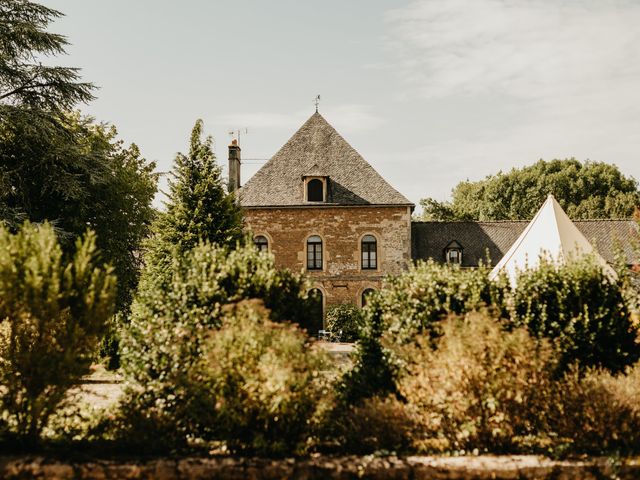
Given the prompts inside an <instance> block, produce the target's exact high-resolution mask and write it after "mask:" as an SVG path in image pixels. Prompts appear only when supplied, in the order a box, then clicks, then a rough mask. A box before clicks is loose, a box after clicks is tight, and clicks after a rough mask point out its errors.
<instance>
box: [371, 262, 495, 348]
mask: <svg viewBox="0 0 640 480" xmlns="http://www.w3.org/2000/svg"><path fill="white" fill-rule="evenodd" d="M488 273H489V270H488V269H487V268H486V267H484V266H481V267H480V268H477V269H462V268H460V266H458V265H448V264H447V265H442V264H438V263H436V262H434V261H433V260H429V261H426V262H423V261H419V262H417V263H416V265H415V266H412V267H411V268H409V270H408V271H407V272H405V273H403V274H402V275H399V276H397V277H391V278H389V279H388V281H387V284H386V285H385V288H383V289H382V290H380V291H379V292H377V293H376V294H374V295H372V296H371V297H370V299H369V301H368V304H367V307H366V308H365V312H368V313H369V317H371V316H379V317H381V319H382V321H383V322H384V324H385V325H386V329H387V331H388V334H389V336H390V337H393V341H394V343H398V344H402V343H405V342H407V341H411V339H413V337H414V336H415V335H416V334H421V333H427V334H429V335H430V336H432V337H433V338H435V337H437V336H438V335H439V321H440V320H441V319H442V318H444V317H446V316H447V315H450V314H456V315H460V314H465V313H467V312H471V311H474V310H477V309H478V308H481V307H493V308H495V309H497V310H498V314H499V315H500V314H502V310H503V305H504V295H505V288H506V286H507V284H506V280H505V278H504V277H499V278H498V280H497V281H495V282H492V281H490V280H489V277H488Z"/></svg>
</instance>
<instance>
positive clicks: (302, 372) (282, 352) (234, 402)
mask: <svg viewBox="0 0 640 480" xmlns="http://www.w3.org/2000/svg"><path fill="white" fill-rule="evenodd" d="M308 341H309V339H308V337H307V336H306V335H305V334H304V332H302V331H301V330H300V329H298V328H297V327H295V326H293V325H291V324H288V323H275V322H272V321H271V320H269V311H268V310H267V309H266V308H264V306H263V303H262V302H261V301H258V300H250V301H241V302H240V303H238V304H229V305H225V306H224V307H222V309H221V313H220V317H219V328H218V329H208V330H207V331H206V334H205V336H204V338H203V339H202V343H201V345H200V347H201V351H200V355H199V356H198V357H197V358H193V359H191V360H192V364H191V367H190V368H188V369H185V370H184V371H183V372H182V375H177V374H175V373H172V374H171V376H170V377H167V378H162V379H156V380H153V381H152V382H151V383H150V384H146V385H135V384H133V385H129V386H128V388H127V390H126V392H125V396H124V398H123V399H122V401H121V409H120V411H119V412H118V414H117V416H116V418H115V421H114V423H113V425H112V429H115V435H116V438H118V439H119V440H120V441H121V442H124V443H133V444H136V446H137V447H142V448H145V449H147V450H156V451H157V450H163V451H166V450H167V449H175V450H180V449H185V448H187V447H189V446H190V445H191V446H193V445H202V446H204V447H205V448H207V449H208V448H210V446H211V445H213V444H214V443H215V442H223V443H224V445H225V447H226V448H229V449H231V450H233V451H246V452H251V453H256V454H268V455H279V454H284V453H301V452H303V451H304V450H305V449H306V448H307V445H308V444H309V442H310V441H311V438H312V435H313V432H314V430H315V424H316V423H317V419H318V418H320V415H321V413H322V412H321V410H322V409H323V408H326V405H325V407H323V405H324V403H323V402H324V400H323V399H325V398H327V395H328V394H329V391H328V379H327V377H326V375H325V374H323V373H322V372H323V370H325V369H326V364H327V359H326V354H325V353H324V352H323V351H318V350H316V349H315V348H314V347H313V346H310V345H309V344H308Z"/></svg>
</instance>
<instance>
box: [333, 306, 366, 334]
mask: <svg viewBox="0 0 640 480" xmlns="http://www.w3.org/2000/svg"><path fill="white" fill-rule="evenodd" d="M326 322H327V330H329V331H330V332H331V336H332V337H333V338H336V339H337V340H338V341H340V342H355V341H356V340H358V338H359V337H360V331H361V330H362V324H363V318H362V311H361V310H360V309H359V308H358V307H356V306H355V305H351V304H349V303H345V304H342V305H334V306H333V307H330V308H329V309H328V310H327V316H326Z"/></svg>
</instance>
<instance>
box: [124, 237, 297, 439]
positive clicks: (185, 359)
mask: <svg viewBox="0 0 640 480" xmlns="http://www.w3.org/2000/svg"><path fill="white" fill-rule="evenodd" d="M156 287H157V285H156ZM305 290H306V288H305V284H304V282H303V280H302V279H301V277H300V276H298V275H294V274H292V273H290V272H288V271H286V270H276V269H275V267H274V263H273V257H272V256H271V255H266V254H264V253H260V252H258V251H257V250H256V249H255V248H254V247H253V246H252V245H250V244H249V245H247V246H241V247H239V248H237V249H235V250H232V251H230V250H229V249H227V248H224V247H219V246H216V245H212V244H206V243H204V244H200V245H199V246H198V247H196V248H195V249H194V250H192V251H191V252H189V253H188V254H186V255H185V256H184V257H183V258H182V259H180V260H179V261H178V260H175V263H174V268H173V276H172V279H171V283H170V285H169V287H168V289H167V290H163V289H161V288H160V289H153V288H150V284H146V288H144V289H141V291H140V294H139V296H138V297H137V298H136V300H135V301H134V304H133V307H132V311H133V315H132V319H131V323H130V325H129V327H128V328H127V330H126V333H125V334H124V335H123V353H122V365H123V370H124V372H125V376H126V378H127V380H128V382H129V387H128V392H129V396H128V398H129V400H128V404H129V405H124V406H123V408H124V409H125V410H126V411H127V412H129V414H130V422H131V423H132V428H133V429H134V430H135V431H137V432H139V433H140V432H142V433H141V434H144V431H145V429H146V430H147V431H148V432H150V433H149V436H150V437H151V438H148V441H149V446H150V447H152V446H153V445H152V444H153V442H154V440H157V438H158V437H159V434H155V433H153V432H158V431H162V432H163V433H162V435H164V436H165V437H166V438H172V439H173V440H172V442H173V443H175V445H177V446H180V445H181V444H182V443H184V442H185V441H186V435H187V433H188V432H195V433H196V434H198V435H200V434H201V433H199V432H201V430H202V429H201V427H200V425H201V424H209V423H210V422H208V421H207V420H206V418H203V419H202V420H200V419H199V418H197V415H196V413H197V414H202V415H206V409H208V408H209V404H208V403H207V402H205V405H206V409H205V408H204V407H203V405H202V404H201V403H199V402H201V400H200V399H201V395H199V392H202V391H203V390H202V389H203V388H204V387H203V383H202V381H200V380H198V381H196V382H195V383H194V379H193V377H192V371H193V370H194V369H195V368H196V365H199V364H200V362H201V361H202V358H203V355H204V353H203V348H204V343H205V341H206V339H207V338H208V337H209V335H210V333H211V331H213V330H215V329H217V328H219V327H220V326H221V325H222V319H223V316H224V315H223V309H224V307H225V305H227V304H230V303H236V302H239V301H242V300H246V299H260V300H262V301H263V303H264V305H265V307H267V308H269V309H270V310H271V319H273V320H274V321H284V320H293V321H295V320H297V319H299V318H304V317H305V308H306V299H305V294H304V292H305ZM205 391H206V390H205ZM194 402H195V403H194ZM137 411H139V413H140V414H138V412H137ZM125 416H127V415H125ZM134 424H135V425H134ZM205 434H207V432H204V433H202V435H205ZM205 436H206V435H205ZM166 443H171V441H169V440H167V441H166ZM160 446H161V447H162V446H163V445H160ZM165 446H167V445H165Z"/></svg>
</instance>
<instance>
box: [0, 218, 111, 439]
mask: <svg viewBox="0 0 640 480" xmlns="http://www.w3.org/2000/svg"><path fill="white" fill-rule="evenodd" d="M96 265H97V253H96V248H95V236H94V235H93V234H92V233H89V234H87V235H86V236H85V238H84V239H83V240H78V241H77V242H76V251H75V254H74V255H73V257H72V258H71V259H69V260H68V261H67V260H65V259H63V255H62V250H61V248H60V245H59V244H58V241H57V239H56V235H55V233H54V231H53V228H52V227H51V226H50V225H48V224H44V225H42V226H36V225H31V224H29V223H25V224H24V226H23V227H22V229H21V230H20V231H19V232H18V233H16V234H15V235H12V234H11V233H9V232H8V231H7V229H5V228H4V227H2V226H0V384H1V385H2V386H3V387H2V389H1V390H0V408H1V409H2V412H3V415H7V416H8V418H9V424H10V425H11V427H12V428H13V429H15V431H16V433H17V434H18V435H19V436H21V437H23V438H24V439H25V440H26V441H28V442H35V441H37V439H38V437H39V436H40V433H41V431H42V429H43V428H44V427H45V426H46V424H47V420H48V419H49V417H50V416H51V415H52V413H53V412H54V411H55V410H56V409H57V408H58V407H59V406H60V404H61V402H62V401H63V399H64V397H65V394H66V392H67V390H68V389H69V388H70V387H71V386H72V385H73V384H74V383H75V382H77V381H78V379H79V378H80V377H81V376H82V375H84V374H86V373H88V371H89V365H90V363H91V361H92V360H93V359H94V356H95V355H96V353H97V348H98V346H99V343H100V340H101V336H102V334H103V333H104V331H105V326H106V322H107V320H108V319H109V317H110V316H111V314H112V313H113V308H114V299H115V291H116V281H115V277H114V276H113V275H112V273H111V272H112V269H111V268H110V267H104V268H102V267H97V266H96Z"/></svg>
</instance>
